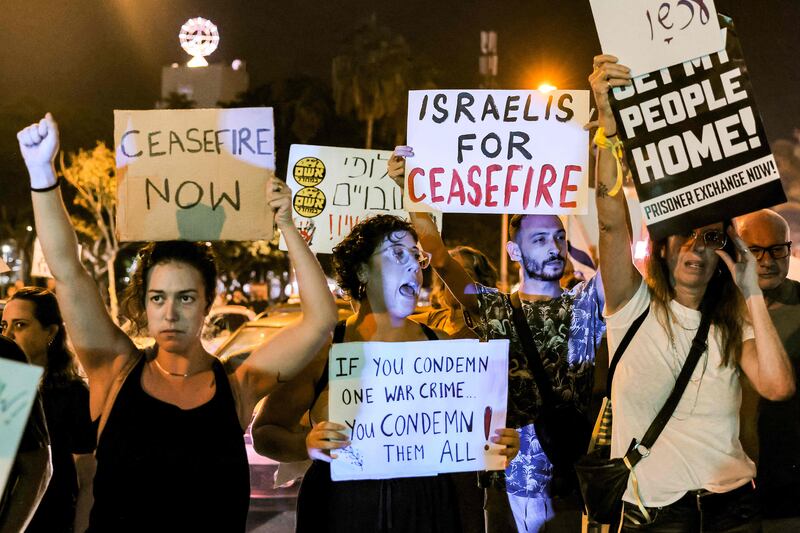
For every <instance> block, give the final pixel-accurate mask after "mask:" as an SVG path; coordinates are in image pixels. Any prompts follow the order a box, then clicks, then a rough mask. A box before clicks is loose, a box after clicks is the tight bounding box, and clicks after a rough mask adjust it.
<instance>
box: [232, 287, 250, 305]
mask: <svg viewBox="0 0 800 533" xmlns="http://www.w3.org/2000/svg"><path fill="white" fill-rule="evenodd" d="M228 304H229V305H243V306H245V307H249V306H250V300H248V299H247V296H245V294H244V291H243V290H242V289H234V291H233V294H231V297H230V299H229V300H228Z"/></svg>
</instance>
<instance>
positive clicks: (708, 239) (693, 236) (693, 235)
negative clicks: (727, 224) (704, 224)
mask: <svg viewBox="0 0 800 533" xmlns="http://www.w3.org/2000/svg"><path fill="white" fill-rule="evenodd" d="M701 236H702V237H703V243H704V244H705V246H706V247H707V248H711V249H712V250H722V249H723V248H724V247H725V244H727V242H728V236H727V235H725V233H724V232H722V231H719V230H715V229H712V230H708V231H705V232H703V233H698V231H697V230H692V231H689V232H687V233H684V234H683V235H680V236H679V237H680V238H681V239H683V240H684V241H687V242H688V241H695V240H697V238H698V237H701Z"/></svg>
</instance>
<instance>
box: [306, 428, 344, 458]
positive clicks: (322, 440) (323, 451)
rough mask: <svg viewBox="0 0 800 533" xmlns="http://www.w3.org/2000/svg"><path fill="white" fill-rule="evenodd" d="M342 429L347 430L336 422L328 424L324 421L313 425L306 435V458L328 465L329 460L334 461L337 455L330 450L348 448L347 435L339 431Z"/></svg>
mask: <svg viewBox="0 0 800 533" xmlns="http://www.w3.org/2000/svg"><path fill="white" fill-rule="evenodd" d="M343 429H347V428H346V427H345V426H343V425H341V424H337V423H336V422H329V421H326V420H323V421H322V422H319V423H317V424H314V427H312V428H311V431H309V432H308V435H306V450H308V456H309V457H310V458H311V459H318V460H320V461H325V462H326V463H330V462H331V458H334V459H336V457H337V455H336V454H335V453H331V450H338V449H341V448H345V447H347V446H350V441H349V440H348V439H347V435H345V434H344V433H342V432H341V431H340V430H343Z"/></svg>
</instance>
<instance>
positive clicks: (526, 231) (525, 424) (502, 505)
mask: <svg viewBox="0 0 800 533" xmlns="http://www.w3.org/2000/svg"><path fill="white" fill-rule="evenodd" d="M413 155H414V152H413V149H412V148H411V147H408V146H398V147H397V148H395V153H394V154H393V155H392V157H391V158H390V159H389V162H388V168H389V172H388V173H389V176H390V177H391V178H392V179H394V181H395V183H397V184H398V185H399V186H400V187H402V186H403V181H404V180H403V175H404V172H405V158H406V157H413ZM411 220H412V222H413V223H414V228H415V229H416V230H417V233H418V235H419V240H420V243H421V244H422V247H423V248H424V249H425V250H427V251H428V252H430V253H431V254H432V260H431V264H432V265H433V267H434V268H435V270H436V274H437V275H438V276H439V277H440V278H441V279H442V281H444V282H445V284H446V285H447V287H448V289H450V292H452V294H453V295H454V296H455V297H456V299H458V301H459V303H460V304H461V306H462V308H463V311H464V315H465V319H466V318H467V317H469V319H470V320H469V321H468V322H467V324H468V325H470V322H472V323H473V325H474V327H473V326H470V327H473V329H474V330H475V332H476V333H477V334H478V336H479V337H480V338H481V339H483V340H486V339H509V340H510V341H511V342H510V348H509V354H508V357H509V361H508V365H509V371H508V415H507V422H506V425H507V426H508V427H514V428H517V431H518V432H519V433H520V441H521V442H520V451H519V454H518V455H517V457H516V458H515V459H514V460H513V461H511V462H510V464H509V466H508V468H507V469H506V471H505V472H502V471H501V472H491V473H488V475H487V476H484V479H482V481H483V484H484V485H485V486H486V493H485V494H486V500H485V505H484V510H485V523H486V530H487V532H488V533H500V532H503V533H505V532H512V531H513V532H516V531H522V532H537V531H540V530H543V529H545V528H546V530H547V531H553V532H560V531H564V532H572V531H579V530H580V528H581V508H580V505H579V503H578V501H577V491H576V490H574V491H571V489H573V487H571V486H569V483H568V476H569V473H566V475H565V477H563V478H561V476H558V477H556V478H555V479H554V472H553V465H552V463H551V462H550V460H549V459H548V458H547V456H546V455H545V453H544V451H543V450H542V447H541V445H540V444H539V442H538V440H537V438H536V434H535V432H534V427H533V422H534V420H536V417H537V415H538V414H539V412H540V410H541V407H542V399H541V394H540V392H539V390H538V388H537V386H536V383H535V379H534V377H533V370H532V366H531V364H530V362H529V361H530V358H531V357H535V354H530V353H526V350H525V348H524V346H523V344H522V341H521V340H520V335H519V333H518V331H517V329H516V327H515V325H514V319H513V308H512V300H511V297H510V296H511V295H509V294H505V293H503V292H501V291H499V290H498V289H497V288H495V287H486V286H483V285H481V284H479V283H476V282H474V281H473V280H472V279H471V278H470V277H469V275H468V274H467V273H466V271H465V270H464V267H462V266H461V264H459V263H458V262H457V261H456V260H455V259H453V258H452V257H451V256H450V254H448V252H447V248H446V247H445V245H444V242H443V241H442V238H441V236H440V235H439V232H438V230H437V228H436V225H435V224H434V223H433V221H432V219H431V217H430V216H428V215H427V214H426V213H411ZM506 251H507V253H508V255H509V257H510V258H511V260H512V261H516V262H518V263H519V264H520V265H521V266H522V268H521V273H522V279H521V280H520V281H521V283H520V289H519V293H518V294H519V300H520V305H521V308H522V312H523V313H524V317H525V319H526V321H527V323H528V326H529V328H530V330H531V335H532V337H533V342H534V343H535V345H536V349H537V350H538V352H539V354H538V355H539V357H540V359H541V360H542V363H543V365H544V369H545V372H546V373H547V375H548V378H549V381H550V383H551V385H552V389H553V392H554V393H555V396H556V398H557V399H558V400H561V401H563V402H570V403H572V404H574V405H575V407H577V408H578V409H579V410H580V411H582V412H583V413H587V418H588V410H589V400H590V397H591V393H592V385H593V378H594V363H595V352H596V350H597V347H598V346H599V344H600V343H601V341H602V339H603V334H604V332H605V323H604V321H603V318H602V310H603V292H602V284H601V282H600V278H599V276H595V277H594V278H592V279H591V280H589V281H583V282H580V283H579V284H577V285H576V286H574V287H573V288H571V289H570V290H567V291H565V290H564V289H563V288H562V287H561V285H560V283H559V281H560V279H561V277H562V276H563V274H564V268H565V266H566V263H567V261H568V260H569V259H568V258H567V238H566V231H565V230H564V226H563V224H562V222H561V220H560V219H559V217H558V216H555V215H533V214H531V215H515V216H514V217H512V218H511V221H510V223H509V241H508V245H507V248H506ZM587 444H588V443H587ZM487 478H488V479H487ZM562 482H563V483H562ZM564 487H566V488H564ZM559 488H563V490H559Z"/></svg>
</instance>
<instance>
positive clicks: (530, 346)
mask: <svg viewBox="0 0 800 533" xmlns="http://www.w3.org/2000/svg"><path fill="white" fill-rule="evenodd" d="M510 298H511V308H512V311H513V312H512V316H513V318H514V326H515V327H516V330H517V335H518V336H519V340H520V342H521V343H522V347H523V348H525V358H526V359H527V361H528V366H529V367H530V369H531V372H533V379H534V381H535V382H536V387H537V388H538V389H539V394H541V395H542V401H543V402H544V403H545V404H546V405H550V406H554V405H556V404H557V403H558V402H557V401H556V397H555V393H553V385H552V384H551V383H550V378H549V377H548V376H547V372H546V371H545V369H544V365H543V364H542V358H541V356H540V355H539V350H538V349H536V342H535V341H534V340H533V333H531V328H530V326H529V325H528V321H527V319H526V318H525V313H524V312H523V310H522V302H520V299H519V291H516V292H514V293H512V294H511V296H510Z"/></svg>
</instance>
